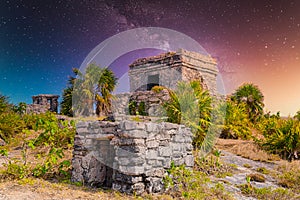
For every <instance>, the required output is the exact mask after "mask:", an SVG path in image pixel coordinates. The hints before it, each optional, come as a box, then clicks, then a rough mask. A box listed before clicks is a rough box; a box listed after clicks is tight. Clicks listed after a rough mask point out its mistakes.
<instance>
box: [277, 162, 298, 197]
mask: <svg viewBox="0 0 300 200" xmlns="http://www.w3.org/2000/svg"><path fill="white" fill-rule="evenodd" d="M277 170H278V172H279V173H277V174H276V175H275V178H276V179H277V180H278V183H279V185H281V186H283V187H287V188H291V189H293V190H295V191H298V192H299V191H300V161H299V160H298V161H293V162H288V161H283V160H282V161H280V162H279V166H278V167H277Z"/></svg>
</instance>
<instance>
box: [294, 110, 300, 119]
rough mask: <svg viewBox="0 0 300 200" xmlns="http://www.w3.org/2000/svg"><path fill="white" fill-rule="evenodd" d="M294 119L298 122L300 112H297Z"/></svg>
mask: <svg viewBox="0 0 300 200" xmlns="http://www.w3.org/2000/svg"><path fill="white" fill-rule="evenodd" d="M294 119H296V120H298V121H300V110H298V111H297V112H296V114H295V116H294Z"/></svg>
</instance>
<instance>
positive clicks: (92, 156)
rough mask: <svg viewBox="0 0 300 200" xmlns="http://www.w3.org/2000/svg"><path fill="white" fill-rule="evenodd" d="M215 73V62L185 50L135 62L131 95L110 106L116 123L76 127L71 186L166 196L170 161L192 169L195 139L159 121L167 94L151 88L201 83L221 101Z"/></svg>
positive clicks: (121, 96) (86, 123) (119, 97)
mask: <svg viewBox="0 0 300 200" xmlns="http://www.w3.org/2000/svg"><path fill="white" fill-rule="evenodd" d="M217 73H218V69H217V67H216V61H215V60H214V59H213V58H211V57H210V56H205V55H201V54H198V53H195V52H189V51H186V50H182V49H180V50H178V51H177V52H169V53H165V54H162V55H159V56H154V57H149V58H142V59H138V60H136V61H135V62H133V63H132V64H131V65H130V70H129V79H130V91H131V92H130V93H124V94H118V95H116V98H114V99H113V101H112V112H113V115H114V119H115V122H107V121H106V122H105V121H84V122H83V121H82V122H78V123H77V128H76V130H77V131H76V136H75V142H74V143H75V145H74V152H73V159H72V166H73V170H72V181H73V182H78V181H79V182H83V183H84V184H87V185H92V186H104V187H109V188H113V189H115V190H118V191H121V192H126V193H136V194H141V193H143V192H144V191H147V192H149V193H154V192H162V191H164V184H163V177H164V176H165V175H166V171H167V169H169V168H170V165H171V163H172V162H174V164H175V165H181V164H184V165H185V166H186V167H187V168H192V167H193V165H194V157H193V155H192V150H193V146H192V139H193V134H192V132H191V130H190V129H189V128H186V127H185V126H183V125H177V124H171V123H166V122H161V121H162V120H163V119H164V118H163V117H162V116H163V115H162V113H161V109H160V108H161V105H162V104H163V102H165V101H167V100H168V99H169V93H168V90H166V89H164V90H161V91H159V92H155V91H152V90H151V88H152V87H153V86H156V85H161V86H165V87H168V88H170V89H176V85H177V82H178V81H191V80H199V81H200V82H201V84H202V86H203V87H204V88H205V89H208V90H209V92H210V93H211V94H212V95H214V96H217V95H218V94H217V84H216V77H217ZM133 104H134V106H133V107H132V105H133ZM130 107H132V108H130ZM130 109H131V110H130ZM142 112H143V114H144V115H146V116H138V121H133V120H132V119H133V116H132V115H135V114H137V115H140V113H142ZM130 114H132V115H130ZM140 120H142V121H140ZM157 120H158V121H160V123H156V121H157Z"/></svg>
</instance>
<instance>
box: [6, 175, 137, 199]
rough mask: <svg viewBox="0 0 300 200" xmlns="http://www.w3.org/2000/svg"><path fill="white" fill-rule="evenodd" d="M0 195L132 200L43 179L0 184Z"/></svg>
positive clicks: (27, 197)
mask: <svg viewBox="0 0 300 200" xmlns="http://www.w3.org/2000/svg"><path fill="white" fill-rule="evenodd" d="M0 194H4V195H5V196H6V197H8V199H10V197H13V199H91V200H92V199H95V200H96V199H124V200H125V199H134V197H133V196H128V195H124V194H120V193H117V192H113V191H110V190H107V191H105V190H102V189H92V188H86V187H82V186H80V187H78V186H75V185H70V184H62V183H51V182H48V181H45V180H43V179H35V178H30V179H23V180H21V181H9V182H3V183H0Z"/></svg>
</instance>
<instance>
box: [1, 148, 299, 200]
mask: <svg viewBox="0 0 300 200" xmlns="http://www.w3.org/2000/svg"><path fill="white" fill-rule="evenodd" d="M235 145H238V146H239V147H241V146H242V145H241V144H235ZM235 145H229V146H230V148H229V147H228V146H226V145H224V144H221V145H217V147H218V148H219V149H221V152H222V153H221V157H220V160H221V161H222V162H224V163H227V164H231V165H233V166H235V167H234V172H233V173H232V175H231V176H226V177H223V178H218V177H215V176H210V178H211V180H212V183H217V182H222V183H223V184H224V187H225V189H226V191H228V192H230V193H231V194H232V196H233V197H234V198H235V199H238V200H244V199H245V200H254V199H256V198H253V197H248V196H246V195H243V194H242V192H241V190H240V188H239V187H238V185H240V184H246V183H247V181H246V178H245V177H246V176H247V175H249V174H260V175H262V176H264V178H265V181H263V182H259V181H251V185H252V186H254V187H256V188H264V187H272V188H278V187H280V186H279V185H278V184H277V182H276V180H275V179H274V178H273V176H272V175H270V174H265V173H260V172H258V169H259V168H261V169H266V170H268V171H273V172H275V173H276V171H274V170H275V169H276V167H277V166H278V161H272V162H262V161H254V160H252V159H249V158H243V157H241V156H238V155H236V154H234V153H232V152H235V151H234V150H233V149H234V148H232V147H233V146H235ZM230 151H231V152H230ZM0 160H1V159H0ZM1 161H2V162H3V160H1ZM0 163H1V162H0ZM2 199H3V200H27V199H28V200H32V199H45V200H50V199H53V200H54V199H55V200H56V199H57V200H58V199H136V197H134V196H128V195H123V194H119V193H116V192H113V191H108V190H102V189H88V188H85V187H80V186H75V185H70V184H62V183H53V182H49V181H45V180H41V179H26V180H23V181H8V182H7V181H6V182H3V183H0V200H2ZM155 199H156V198H155ZM159 199H165V198H164V196H160V198H159ZM167 199H170V197H168V198H167ZM296 199H297V197H296ZM299 199H300V197H299Z"/></svg>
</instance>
